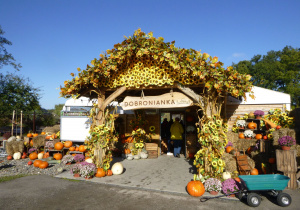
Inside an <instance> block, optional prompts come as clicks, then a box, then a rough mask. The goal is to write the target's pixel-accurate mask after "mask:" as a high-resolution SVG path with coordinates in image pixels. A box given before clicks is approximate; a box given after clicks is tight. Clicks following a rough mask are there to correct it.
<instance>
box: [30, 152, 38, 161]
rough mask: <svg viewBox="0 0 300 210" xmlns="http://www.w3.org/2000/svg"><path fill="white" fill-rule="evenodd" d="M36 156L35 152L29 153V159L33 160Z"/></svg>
mask: <svg viewBox="0 0 300 210" xmlns="http://www.w3.org/2000/svg"><path fill="white" fill-rule="evenodd" d="M37 158H38V154H37V153H36V152H33V153H31V154H30V155H29V159H30V160H35V159H37Z"/></svg>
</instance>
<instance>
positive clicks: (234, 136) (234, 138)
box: [227, 131, 239, 148]
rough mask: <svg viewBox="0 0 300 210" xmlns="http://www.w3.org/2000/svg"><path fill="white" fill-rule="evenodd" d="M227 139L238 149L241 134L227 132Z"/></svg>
mask: <svg viewBox="0 0 300 210" xmlns="http://www.w3.org/2000/svg"><path fill="white" fill-rule="evenodd" d="M227 139H228V141H230V142H231V143H232V144H233V147H234V148H236V146H237V144H238V141H239V134H238V133H234V132H232V131H228V132H227Z"/></svg>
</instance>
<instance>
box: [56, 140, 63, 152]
mask: <svg viewBox="0 0 300 210" xmlns="http://www.w3.org/2000/svg"><path fill="white" fill-rule="evenodd" d="M63 148H64V145H63V143H62V142H56V143H55V144H54V149H56V150H62V149H63Z"/></svg>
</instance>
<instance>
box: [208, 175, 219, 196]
mask: <svg viewBox="0 0 300 210" xmlns="http://www.w3.org/2000/svg"><path fill="white" fill-rule="evenodd" d="M204 188H205V191H207V192H209V193H210V194H212V195H217V194H218V193H219V192H220V191H221V190H222V182H221V181H220V180H219V179H216V178H209V179H207V180H206V181H205V183H204Z"/></svg>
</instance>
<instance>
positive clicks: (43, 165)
mask: <svg viewBox="0 0 300 210" xmlns="http://www.w3.org/2000/svg"><path fill="white" fill-rule="evenodd" d="M48 166H49V163H48V162H47V161H42V162H41V163H40V165H39V168H41V169H45V168H47V167H48Z"/></svg>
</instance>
